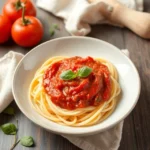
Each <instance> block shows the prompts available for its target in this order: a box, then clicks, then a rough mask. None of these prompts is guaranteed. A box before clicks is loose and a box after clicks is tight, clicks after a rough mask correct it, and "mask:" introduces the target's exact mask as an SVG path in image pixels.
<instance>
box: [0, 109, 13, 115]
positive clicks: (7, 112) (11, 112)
mask: <svg viewBox="0 0 150 150" xmlns="http://www.w3.org/2000/svg"><path fill="white" fill-rule="evenodd" d="M3 113H4V114H7V115H14V114H15V111H14V108H13V107H7V108H6V109H5V110H4V111H3Z"/></svg>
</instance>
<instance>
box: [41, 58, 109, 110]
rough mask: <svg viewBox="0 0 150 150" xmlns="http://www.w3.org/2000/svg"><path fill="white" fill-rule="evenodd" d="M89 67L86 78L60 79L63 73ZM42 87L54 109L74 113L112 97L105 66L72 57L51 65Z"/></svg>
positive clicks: (91, 60) (91, 59)
mask: <svg viewBox="0 0 150 150" xmlns="http://www.w3.org/2000/svg"><path fill="white" fill-rule="evenodd" d="M84 66H88V67H90V68H92V72H91V73H90V75H89V76H87V77H85V78H81V77H77V78H75V79H73V80H63V79H61V78H60V74H61V73H62V72H63V71H66V70H72V71H73V72H77V70H78V69H79V68H81V67H84ZM43 87H44V89H45V92H46V93H47V94H48V95H49V96H50V98H51V100H52V102H53V103H54V104H56V105H57V106H59V107H61V108H64V109H68V110H74V109H76V108H85V107H88V106H98V105H100V104H101V103H102V102H104V101H106V100H108V99H109V97H110V94H111V80H110V72H109V70H108V68H107V66H105V65H103V64H101V63H100V62H98V61H96V60H94V59H93V58H92V57H86V58H82V57H78V56H75V57H71V58H66V59H63V60H61V61H58V62H56V63H54V64H52V65H51V66H50V67H49V68H48V69H47V70H46V71H45V73H44V76H43Z"/></svg>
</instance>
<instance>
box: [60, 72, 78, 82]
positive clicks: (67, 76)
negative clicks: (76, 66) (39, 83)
mask: <svg viewBox="0 0 150 150" xmlns="http://www.w3.org/2000/svg"><path fill="white" fill-rule="evenodd" d="M76 76H77V75H76V73H74V72H73V71H72V70H66V71H64V72H63V73H61V75H60V78H61V79H63V80H72V79H75V78H76Z"/></svg>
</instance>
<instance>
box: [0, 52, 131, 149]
mask: <svg viewBox="0 0 150 150" xmlns="http://www.w3.org/2000/svg"><path fill="white" fill-rule="evenodd" d="M122 51H123V52H124V53H125V54H126V55H127V56H129V51H128V50H122ZM22 57H23V54H20V53H17V52H13V51H10V52H8V53H7V54H6V55H5V56H3V57H2V58H1V59H0V113H1V112H2V111H3V110H4V109H5V108H6V107H7V106H8V105H9V104H10V103H11V102H12V100H13V95H12V78H13V74H14V71H15V68H16V66H17V64H18V62H19V61H20V60H21V58H22ZM122 127H123V121H122V122H121V123H119V124H118V125H116V126H115V127H113V128H111V129H109V130H107V131H104V132H102V133H99V134H96V135H91V136H84V137H75V136H66V135H65V136H63V135H62V136H63V137H65V138H66V139H68V140H69V141H70V142H72V143H73V144H74V145H76V146H78V147H79V148H81V149H83V150H117V149H118V147H119V144H120V140H121V135H122Z"/></svg>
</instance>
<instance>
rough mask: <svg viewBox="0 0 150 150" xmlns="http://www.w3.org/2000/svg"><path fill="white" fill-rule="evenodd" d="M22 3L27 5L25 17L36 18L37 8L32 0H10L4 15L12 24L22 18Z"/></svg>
mask: <svg viewBox="0 0 150 150" xmlns="http://www.w3.org/2000/svg"><path fill="white" fill-rule="evenodd" d="M22 3H25V15H27V16H36V8H35V6H34V4H33V3H32V2H31V1H30V0H9V1H8V2H7V3H6V4H5V5H4V7H3V14H4V15H6V16H7V17H8V18H9V19H10V20H11V21H12V22H14V21H16V20H17V19H18V18H20V17H21V16H22V7H21V6H22Z"/></svg>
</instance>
